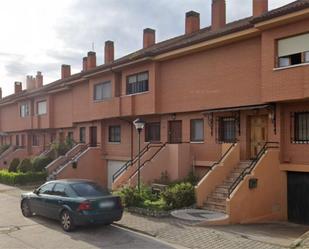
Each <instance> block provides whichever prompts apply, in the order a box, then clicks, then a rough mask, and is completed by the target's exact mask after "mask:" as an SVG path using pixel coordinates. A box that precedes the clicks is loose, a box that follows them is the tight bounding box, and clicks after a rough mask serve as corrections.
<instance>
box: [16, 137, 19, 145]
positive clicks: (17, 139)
mask: <svg viewBox="0 0 309 249" xmlns="http://www.w3.org/2000/svg"><path fill="white" fill-rule="evenodd" d="M16 146H17V147H19V135H16Z"/></svg>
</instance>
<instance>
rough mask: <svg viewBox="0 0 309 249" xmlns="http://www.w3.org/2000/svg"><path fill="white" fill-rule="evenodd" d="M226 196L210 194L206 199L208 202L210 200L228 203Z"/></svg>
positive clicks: (211, 201)
mask: <svg viewBox="0 0 309 249" xmlns="http://www.w3.org/2000/svg"><path fill="white" fill-rule="evenodd" d="M225 201H226V198H224V197H218V196H215V195H212V194H211V195H210V196H208V198H207V200H206V203H208V202H210V203H217V204H224V205H226V202H225Z"/></svg>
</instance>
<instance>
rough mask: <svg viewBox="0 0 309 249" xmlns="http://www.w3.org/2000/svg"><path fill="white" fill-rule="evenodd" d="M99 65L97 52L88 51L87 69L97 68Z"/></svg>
mask: <svg viewBox="0 0 309 249" xmlns="http://www.w3.org/2000/svg"><path fill="white" fill-rule="evenodd" d="M96 66H97V58H96V54H95V52H93V51H90V52H88V58H87V70H89V69H92V68H95V67H96Z"/></svg>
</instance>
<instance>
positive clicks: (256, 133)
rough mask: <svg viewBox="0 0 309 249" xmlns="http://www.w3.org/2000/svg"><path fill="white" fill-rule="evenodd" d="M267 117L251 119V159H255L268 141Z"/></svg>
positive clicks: (261, 116)
mask: <svg viewBox="0 0 309 249" xmlns="http://www.w3.org/2000/svg"><path fill="white" fill-rule="evenodd" d="M267 120H268V118H267V116H266V115H260V116H253V117H251V121H250V124H251V136H250V149H251V153H250V156H251V158H255V157H256V155H257V154H258V153H259V151H260V150H261V149H262V147H263V145H264V144H265V142H266V141H267Z"/></svg>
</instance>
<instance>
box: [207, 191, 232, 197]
mask: <svg viewBox="0 0 309 249" xmlns="http://www.w3.org/2000/svg"><path fill="white" fill-rule="evenodd" d="M227 194H228V193H227V191H222V190H221V189H215V190H214V191H213V192H212V193H211V195H214V196H218V197H223V198H227Z"/></svg>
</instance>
